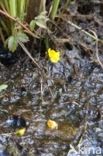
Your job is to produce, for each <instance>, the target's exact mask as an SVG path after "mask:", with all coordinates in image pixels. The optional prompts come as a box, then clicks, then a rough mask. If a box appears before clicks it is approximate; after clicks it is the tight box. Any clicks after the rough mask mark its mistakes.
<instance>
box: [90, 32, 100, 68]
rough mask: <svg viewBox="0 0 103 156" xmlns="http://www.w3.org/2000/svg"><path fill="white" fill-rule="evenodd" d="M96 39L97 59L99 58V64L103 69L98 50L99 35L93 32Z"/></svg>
mask: <svg viewBox="0 0 103 156" xmlns="http://www.w3.org/2000/svg"><path fill="white" fill-rule="evenodd" d="M91 32H92V33H93V34H94V36H95V38H96V58H97V61H98V62H99V64H100V66H101V67H102V68H103V64H102V62H101V60H100V58H99V50H98V37H97V34H96V33H95V32H94V31H91Z"/></svg>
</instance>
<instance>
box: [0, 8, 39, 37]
mask: <svg viewBox="0 0 103 156" xmlns="http://www.w3.org/2000/svg"><path fill="white" fill-rule="evenodd" d="M0 13H1V14H2V15H4V16H6V17H8V18H10V19H11V20H13V21H14V22H17V23H18V24H19V25H20V26H21V27H22V28H24V29H25V30H26V32H27V33H28V34H29V35H31V36H32V37H35V38H39V37H38V36H37V35H35V34H34V33H33V32H32V31H30V29H29V28H28V27H27V26H25V25H24V24H23V23H22V22H20V21H19V20H18V19H17V18H14V17H12V16H10V15H9V14H8V13H7V12H5V11H3V10H1V9H0Z"/></svg>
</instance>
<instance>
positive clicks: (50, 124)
mask: <svg viewBox="0 0 103 156" xmlns="http://www.w3.org/2000/svg"><path fill="white" fill-rule="evenodd" d="M47 126H48V127H49V128H50V129H58V124H57V123H56V122H55V121H53V120H50V119H49V120H48V121H47Z"/></svg>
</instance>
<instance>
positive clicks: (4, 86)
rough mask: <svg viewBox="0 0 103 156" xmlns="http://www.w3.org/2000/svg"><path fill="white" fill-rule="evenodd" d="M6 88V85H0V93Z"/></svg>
mask: <svg viewBox="0 0 103 156" xmlns="http://www.w3.org/2000/svg"><path fill="white" fill-rule="evenodd" d="M7 87H8V85H7V84H2V85H0V92H1V91H2V90H4V89H6V88H7Z"/></svg>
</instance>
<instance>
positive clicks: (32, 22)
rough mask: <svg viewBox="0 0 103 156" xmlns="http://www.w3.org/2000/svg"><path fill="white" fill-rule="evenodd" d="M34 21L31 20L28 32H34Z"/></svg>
mask: <svg viewBox="0 0 103 156" xmlns="http://www.w3.org/2000/svg"><path fill="white" fill-rule="evenodd" d="M35 24H36V23H35V20H32V21H31V22H30V30H31V31H33V30H34V28H35Z"/></svg>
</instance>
